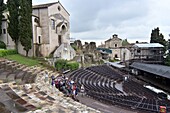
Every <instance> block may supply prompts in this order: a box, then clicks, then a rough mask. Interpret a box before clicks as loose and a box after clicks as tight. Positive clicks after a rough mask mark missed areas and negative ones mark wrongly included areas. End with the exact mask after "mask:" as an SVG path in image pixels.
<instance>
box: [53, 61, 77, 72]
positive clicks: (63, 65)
mask: <svg viewBox="0 0 170 113" xmlns="http://www.w3.org/2000/svg"><path fill="white" fill-rule="evenodd" d="M55 67H56V69H57V70H58V71H62V70H68V69H70V70H76V69H78V68H79V63H77V62H68V61H67V60H63V59H60V60H57V61H56V62H55Z"/></svg>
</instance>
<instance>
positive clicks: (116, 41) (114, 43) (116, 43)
mask: <svg viewBox="0 0 170 113" xmlns="http://www.w3.org/2000/svg"><path fill="white" fill-rule="evenodd" d="M121 46H122V39H120V38H118V35H116V34H114V35H113V36H112V38H110V39H109V40H107V41H105V47H106V48H118V47H121Z"/></svg>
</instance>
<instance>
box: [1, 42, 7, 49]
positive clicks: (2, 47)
mask: <svg viewBox="0 0 170 113" xmlns="http://www.w3.org/2000/svg"><path fill="white" fill-rule="evenodd" d="M0 49H6V44H5V43H4V42H2V41H0Z"/></svg>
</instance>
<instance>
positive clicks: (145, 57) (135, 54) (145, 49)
mask: <svg viewBox="0 0 170 113" xmlns="http://www.w3.org/2000/svg"><path fill="white" fill-rule="evenodd" d="M163 48H164V46H163V45H161V44H159V43H145V44H140V43H137V44H135V45H134V46H133V48H132V50H131V54H132V59H136V60H140V61H145V62H147V61H149V62H155V63H156V62H158V63H159V62H160V63H161V62H162V61H163V53H164V52H163Z"/></svg>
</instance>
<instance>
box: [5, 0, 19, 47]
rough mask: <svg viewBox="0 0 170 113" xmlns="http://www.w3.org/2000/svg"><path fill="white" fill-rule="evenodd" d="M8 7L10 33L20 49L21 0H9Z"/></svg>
mask: <svg viewBox="0 0 170 113" xmlns="http://www.w3.org/2000/svg"><path fill="white" fill-rule="evenodd" d="M7 7H8V11H9V15H8V21H9V23H8V33H9V35H10V36H11V38H12V40H13V41H14V42H15V49H16V50H18V40H19V1H18V0H8V1H7Z"/></svg>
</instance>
